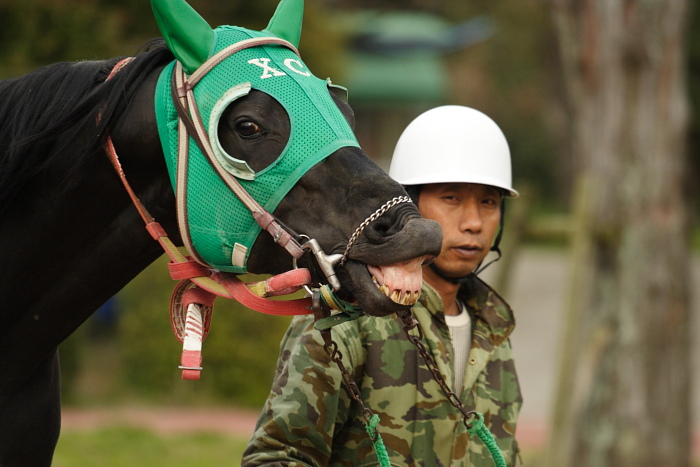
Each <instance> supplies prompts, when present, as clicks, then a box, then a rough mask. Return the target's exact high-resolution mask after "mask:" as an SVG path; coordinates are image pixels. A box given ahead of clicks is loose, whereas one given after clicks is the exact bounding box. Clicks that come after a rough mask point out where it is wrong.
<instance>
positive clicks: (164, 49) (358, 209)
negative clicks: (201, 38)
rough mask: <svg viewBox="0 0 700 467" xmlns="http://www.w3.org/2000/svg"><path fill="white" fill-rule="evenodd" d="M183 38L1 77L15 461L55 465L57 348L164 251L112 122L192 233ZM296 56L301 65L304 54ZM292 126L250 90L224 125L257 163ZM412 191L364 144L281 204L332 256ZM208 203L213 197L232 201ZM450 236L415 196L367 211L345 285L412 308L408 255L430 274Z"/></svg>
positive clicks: (3, 321)
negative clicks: (173, 78) (183, 148)
mask: <svg viewBox="0 0 700 467" xmlns="http://www.w3.org/2000/svg"><path fill="white" fill-rule="evenodd" d="M284 1H286V0H283V3H284ZM166 3H169V4H172V3H176V2H166ZM169 7H170V6H169ZM280 7H282V5H281V6H280ZM278 13H279V9H278ZM273 20H274V18H273ZM271 24H272V22H271ZM188 27H190V26H188ZM192 29H196V27H194V26H192ZM171 49H172V47H170V48H169V47H168V46H166V44H165V43H164V42H163V41H158V42H155V43H153V44H151V45H150V47H149V48H148V50H146V51H145V52H143V53H141V54H139V55H138V56H137V57H135V59H134V60H133V61H132V62H131V63H130V64H128V65H127V66H126V67H124V68H123V69H122V70H121V71H119V72H118V73H116V74H115V75H114V77H113V78H112V79H110V80H107V77H108V75H109V74H110V72H111V70H112V69H113V67H114V66H115V64H116V63H117V62H118V61H119V60H118V59H111V60H106V61H90V62H79V63H59V64H54V65H51V66H48V67H45V68H42V69H39V70H36V71H34V72H32V73H30V74H28V75H26V76H23V77H20V78H15V79H10V80H5V81H0V148H1V152H0V257H2V261H3V265H4V267H3V271H2V274H1V275H0V296H1V297H2V305H1V306H0V327H1V329H0V336H1V337H0V465H2V466H6V465H8V466H9V465H22V466H29V465H48V464H50V463H51V458H52V455H53V450H54V447H55V444H56V441H57V439H58V435H59V430H60V388H59V386H60V379H59V365H58V354H57V346H58V345H59V344H60V343H61V342H62V341H63V340H64V339H65V338H66V337H68V336H69V335H70V334H71V333H72V332H74V331H75V330H76V329H77V328H78V326H80V324H81V323H83V322H84V321H85V320H86V319H87V318H88V317H89V316H90V314H92V313H93V311H94V310H96V309H97V308H98V307H99V306H100V305H101V304H102V303H104V302H105V301H106V300H107V299H108V298H109V297H111V296H112V295H114V294H115V293H117V292H118V291H119V290H120V289H121V288H122V287H124V286H125V285H126V284H127V283H128V282H129V281H130V280H131V279H133V278H134V277H135V276H136V275H137V274H138V273H139V272H140V271H142V270H143V269H144V268H145V267H146V266H148V265H149V264H150V263H151V262H153V261H154V260H155V259H156V258H158V257H159V256H160V255H161V254H162V250H161V248H160V246H159V245H158V243H157V242H155V241H154V240H153V238H152V237H151V236H150V235H149V234H148V233H147V232H146V230H145V229H144V226H143V222H142V220H141V218H140V217H139V214H138V213H137V210H136V209H135V208H134V205H133V204H132V202H131V200H130V198H129V197H128V196H127V193H126V191H125V190H124V188H123V186H122V184H121V182H120V180H119V177H118V176H117V175H116V173H115V170H114V168H113V167H112V165H111V164H110V162H109V160H108V158H107V157H106V156H105V151H104V149H103V145H104V143H105V141H106V139H107V136H108V134H109V135H111V138H112V139H113V141H114V145H115V147H116V149H117V151H118V153H119V155H120V158H121V163H122V166H123V169H124V172H125V173H126V175H127V177H128V179H129V182H130V183H131V185H132V187H133V188H134V191H135V192H136V194H137V196H138V198H139V199H140V200H141V202H142V203H143V205H145V206H147V208H148V210H149V211H150V212H151V214H153V216H154V217H155V218H156V219H157V220H158V221H159V222H160V224H161V225H162V226H163V227H164V229H165V230H166V231H167V232H169V233H170V235H171V237H172V238H173V240H174V241H175V243H177V244H182V243H181V242H182V240H181V235H179V234H178V232H179V228H178V220H177V215H176V197H175V195H174V192H173V184H172V181H171V179H170V177H169V173H168V170H167V168H166V162H165V158H164V153H163V150H162V146H161V141H160V140H159V134H158V128H157V123H156V112H155V110H154V93H155V89H156V86H157V81H158V79H159V76H160V75H161V73H162V71H163V70H164V68H165V67H166V66H168V65H169V64H171V63H172V62H173V60H174V55H173V51H171ZM176 54H177V52H176ZM291 65H292V66H293V67H294V68H296V69H299V66H300V62H295V63H292V64H291ZM258 68H260V67H258ZM268 68H269V67H268ZM234 84H235V83H234ZM333 102H335V105H337V107H338V108H339V109H340V111H341V112H342V114H343V115H344V116H345V118H346V119H347V120H348V121H349V122H352V119H353V116H352V111H351V109H350V107H349V106H348V105H347V104H345V103H344V102H343V101H342V100H340V99H338V98H337V97H335V96H334V97H333ZM294 125H300V126H303V125H304V120H303V119H299V118H296V119H292V118H290V115H289V111H288V109H285V108H284V107H283V106H282V105H281V104H280V103H279V101H278V99H276V98H275V97H273V96H270V95H268V94H266V93H264V92H261V91H259V90H256V89H251V90H250V91H249V92H248V93H247V94H246V95H244V96H242V97H240V98H238V99H236V100H234V101H232V102H231V104H230V105H229V106H228V108H226V110H225V112H224V113H223V115H222V116H221V120H220V122H219V124H218V130H217V131H218V137H219V139H220V141H221V144H222V146H223V150H224V151H225V152H226V153H228V154H234V155H235V157H236V158H237V159H239V160H242V161H245V162H246V163H247V164H248V165H249V166H250V167H251V169H252V170H254V171H258V170H261V168H264V167H266V166H267V165H269V164H270V163H271V161H273V160H275V158H276V157H277V156H278V155H279V154H280V152H281V151H282V150H283V148H284V147H285V146H286V145H287V142H288V141H289V139H290V135H291V133H292V132H293V131H294ZM309 131H312V132H313V131H314V129H313V128H312V129H310V130H309ZM403 195H405V192H404V191H403V190H402V188H401V187H400V186H399V185H398V184H397V183H395V182H394V181H392V180H391V179H390V178H389V177H388V176H387V175H386V174H385V173H384V172H382V171H381V170H380V169H379V168H378V167H377V166H376V165H375V164H374V163H373V162H372V161H371V160H370V159H369V158H368V157H367V156H366V155H365V154H364V153H363V152H362V150H361V149H359V148H358V147H354V146H345V147H340V148H338V149H337V150H335V151H333V153H332V154H330V155H329V156H328V157H326V158H324V159H323V160H322V161H320V162H318V163H316V164H315V165H313V167H311V168H310V170H308V171H307V172H306V173H305V174H304V175H303V176H302V177H301V178H300V180H299V181H298V182H297V183H295V184H294V186H293V188H292V189H291V191H289V192H288V194H287V195H286V196H285V197H284V198H283V199H282V200H281V201H280V202H279V204H278V206H277V207H276V209H275V210H274V216H275V217H276V218H277V219H279V220H280V221H281V223H282V224H283V225H285V226H286V227H287V228H288V229H289V231H291V232H299V233H302V234H304V235H305V236H308V237H310V238H315V239H317V240H318V242H319V244H320V246H321V248H322V249H323V250H324V251H326V252H327V253H329V254H343V253H344V251H345V249H346V246H347V245H348V242H349V240H350V237H351V236H352V235H353V233H354V232H356V231H357V228H358V226H359V225H360V224H361V223H363V221H364V220H365V219H368V218H369V217H370V216H371V214H372V213H374V212H375V211H376V210H377V208H379V207H380V206H383V205H385V203H386V202H387V200H391V199H392V198H395V197H397V196H403ZM210 203H211V206H212V208H214V206H216V204H217V203H218V200H210ZM440 244H441V234H440V230H439V227H437V225H436V224H435V223H432V222H430V221H426V220H425V219H422V218H421V217H420V215H419V214H418V211H417V210H416V208H415V206H414V205H413V204H412V203H401V204H399V205H397V206H395V207H392V208H391V209H388V210H387V211H386V213H384V214H383V215H381V216H379V217H378V218H376V219H374V220H372V221H371V222H369V223H367V224H366V227H365V228H364V230H362V234H361V235H360V236H359V237H358V238H357V239H355V240H354V241H353V244H352V247H351V248H350V249H349V250H348V252H347V261H346V262H345V263H344V265H343V266H341V267H337V271H336V272H337V275H338V278H339V280H340V283H341V289H340V291H339V292H338V294H339V296H340V297H341V298H342V299H344V300H348V301H353V300H356V301H357V302H358V304H359V305H361V306H362V308H363V309H364V311H365V312H366V313H369V314H374V315H386V314H389V313H393V312H396V311H397V310H399V309H402V308H403V307H404V306H405V305H399V304H397V303H395V301H401V300H396V298H397V297H396V295H398V296H401V297H402V296H404V292H406V293H410V292H412V290H414V289H415V283H413V284H409V282H411V281H414V282H415V277H413V276H412V277H413V278H412V279H410V280H409V279H405V278H404V272H405V271H404V270H403V265H404V264H411V266H410V267H411V268H412V269H414V270H416V269H417V270H418V271H419V270H420V268H419V267H416V264H415V261H418V265H420V262H421V261H422V258H424V257H425V256H426V255H437V254H439V250H440ZM416 258H418V259H417V260H415V259H416ZM409 260H413V263H411V262H410V261H409ZM368 265H369V266H371V270H372V271H373V275H374V276H376V277H375V280H373V278H372V275H371V274H370V273H369V272H368V269H367V266H368ZM391 265H394V266H391ZM291 268H292V259H291V257H290V256H289V255H288V254H287V253H286V252H285V250H284V249H283V248H282V247H280V246H279V245H277V244H276V243H275V242H274V239H273V238H272V237H271V236H268V235H260V236H258V237H257V239H256V240H255V243H254V245H253V246H252V249H251V253H250V257H249V259H248V262H247V269H248V270H249V271H251V272H256V273H269V274H277V273H280V272H283V271H286V270H289V269H291ZM384 273H386V274H384ZM408 275H410V272H406V276H408ZM315 280H317V281H319V282H321V281H323V277H320V278H315ZM402 281H404V282H402ZM378 285H384V286H385V287H383V290H380V289H379V287H378ZM406 289H408V290H406ZM385 291H388V293H389V294H390V293H391V292H394V294H395V297H394V299H395V300H394V301H392V300H390V299H389V298H388V297H387V294H385Z"/></svg>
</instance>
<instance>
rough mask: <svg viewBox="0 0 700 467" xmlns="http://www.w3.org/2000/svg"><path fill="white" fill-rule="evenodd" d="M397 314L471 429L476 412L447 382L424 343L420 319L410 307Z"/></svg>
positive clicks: (452, 403)
mask: <svg viewBox="0 0 700 467" xmlns="http://www.w3.org/2000/svg"><path fill="white" fill-rule="evenodd" d="M397 315H398V316H399V318H400V319H401V321H402V322H403V330H404V332H405V333H406V337H408V340H409V341H411V343H412V344H413V345H414V346H416V349H417V350H418V353H419V354H420V356H421V357H423V360H424V361H425V365H426V366H427V367H428V370H430V373H432V375H433V379H434V380H435V381H436V382H437V383H438V385H439V386H440V389H442V392H443V393H444V394H445V396H446V397H447V401H448V402H449V403H450V404H451V405H452V406H453V407H454V408H456V409H457V410H459V411H460V412H461V413H462V417H463V418H462V421H463V422H464V426H466V427H467V429H471V425H470V424H469V419H471V418H473V417H475V416H476V412H475V411H473V410H470V411H468V410H467V409H465V408H464V405H462V401H461V400H459V396H457V394H455V393H454V392H453V391H452V390H451V389H450V387H449V386H448V385H447V383H446V382H445V378H443V376H442V374H441V373H440V370H439V369H438V366H437V363H435V359H434V358H433V356H432V355H430V354H429V353H428V350H427V349H426V348H425V345H423V342H422V341H423V329H422V328H421V327H420V324H419V323H418V320H416V318H414V317H413V313H411V310H410V309H408V310H404V311H400V312H398V313H397ZM411 329H415V330H416V331H418V335H417V336H415V335H412V334H410V333H409V332H408V331H410V330H411Z"/></svg>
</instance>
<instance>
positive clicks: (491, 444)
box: [467, 412, 506, 467]
mask: <svg viewBox="0 0 700 467" xmlns="http://www.w3.org/2000/svg"><path fill="white" fill-rule="evenodd" d="M472 414H473V415H474V421H473V422H472V423H471V426H469V425H467V432H469V434H470V435H473V434H476V435H477V436H478V437H479V439H480V440H481V441H482V442H483V443H484V444H485V445H486V448H487V449H488V450H489V452H490V453H491V457H492V458H493V463H494V464H495V465H496V467H506V461H505V459H503V454H501V450H500V449H498V445H497V444H496V440H495V439H494V438H493V435H492V434H491V432H490V431H489V429H488V428H486V425H484V416H483V415H482V414H480V413H479V412H472Z"/></svg>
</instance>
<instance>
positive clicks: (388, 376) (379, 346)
mask: <svg viewBox="0 0 700 467" xmlns="http://www.w3.org/2000/svg"><path fill="white" fill-rule="evenodd" d="M389 173H390V175H392V177H393V178H395V179H396V180H397V181H398V182H400V183H401V184H403V185H404V186H405V187H406V191H407V192H408V193H409V195H411V198H412V199H413V200H414V202H416V204H417V205H418V209H419V210H420V212H421V214H423V216H424V217H427V218H429V219H433V220H435V221H437V222H439V223H440V225H441V226H442V230H443V244H442V252H441V253H440V255H439V257H438V258H437V259H436V260H435V261H434V262H433V263H432V264H431V265H428V266H424V267H423V278H424V284H423V288H422V292H421V297H420V299H419V301H418V303H417V304H416V305H415V306H414V307H413V309H412V312H413V314H414V315H415V317H416V319H417V320H418V322H419V323H420V326H421V327H422V329H423V333H424V339H423V344H424V345H425V347H426V348H427V349H428V352H429V353H430V354H431V355H432V357H433V359H434V360H435V362H436V363H437V366H438V369H439V370H440V373H441V374H442V375H443V377H444V378H445V381H446V382H447V384H448V385H449V386H450V387H451V388H452V391H453V392H454V393H455V394H457V395H458V397H459V399H460V401H461V402H462V404H463V405H464V407H465V408H466V410H475V411H478V412H480V413H482V414H483V415H484V420H485V423H486V426H487V427H488V429H489V430H490V431H491V433H492V434H493V435H494V437H495V439H496V441H497V444H498V447H499V448H500V450H501V452H502V453H503V455H504V458H505V460H506V463H507V465H509V466H512V465H515V459H516V457H517V453H518V447H517V443H516V441H515V438H514V431H515V423H516V419H517V415H518V412H519V410H520V406H521V403H522V399H521V396H520V388H519V385H518V380H517V376H516V373H515V368H514V365H513V360H512V356H511V347H510V342H509V340H508V336H509V335H510V333H511V331H512V330H513V327H514V319H513V314H512V311H511V310H510V307H509V306H508V305H507V304H506V303H505V302H504V301H503V299H502V298H501V297H499V296H498V295H497V294H496V292H495V291H493V290H492V289H491V288H490V287H489V286H488V285H486V284H485V283H484V282H482V281H481V280H480V279H479V278H478V277H476V275H475V274H474V271H476V270H477V269H478V268H479V267H480V266H482V265H483V262H484V260H485V258H486V256H487V254H488V252H489V251H490V250H495V251H498V241H499V240H500V232H501V230H502V227H503V224H502V219H503V217H502V214H503V198H504V197H515V196H517V192H516V191H515V190H513V188H512V187H511V168H510V151H509V149H508V144H507V142H506V139H505V137H504V136H503V133H502V132H501V130H500V129H499V128H498V126H497V125H496V124H495V123H494V122H493V121H492V120H491V119H490V118H489V117H487V116H486V115H484V114H483V113H481V112H478V111H476V110H474V109H470V108H467V107H461V106H444V107H438V108H435V109H432V110H429V111H427V112H425V113H423V114H422V115H420V116H418V117H417V118H416V119H415V120H414V121H413V122H411V124H410V125H409V126H408V127H407V128H406V129H405V130H404V132H403V134H402V135H401V138H400V139H399V141H398V143H397V145H396V149H395V151H394V156H393V159H392V163H391V168H390V171H389ZM499 254H500V252H499ZM332 335H333V339H334V341H335V342H337V344H338V348H339V350H340V352H341V353H342V355H343V362H344V365H345V367H346V368H348V369H349V370H350V372H351V373H352V375H353V377H354V378H355V379H356V382H357V385H358V386H359V388H360V392H361V394H362V399H363V403H364V404H365V405H366V406H367V407H369V408H370V409H371V410H372V411H374V412H375V413H377V414H378V415H379V417H380V422H379V425H378V426H377V432H378V433H379V434H380V435H381V437H382V439H383V442H384V444H385V446H386V448H387V453H388V455H389V459H390V461H391V465H402V466H403V465H415V466H430V467H433V466H447V465H451V466H477V467H480V466H489V467H490V466H493V465H494V463H493V460H492V459H491V457H490V454H489V452H488V450H487V449H486V447H485V446H484V444H483V443H482V442H481V440H479V439H477V437H476V436H472V437H470V436H469V434H468V433H467V431H466V427H465V425H464V423H463V418H462V415H461V412H460V411H459V410H458V409H456V408H455V407H453V406H452V405H451V404H450V402H449V401H448V399H447V398H446V396H445V394H444V393H443V392H442V391H441V389H440V386H439V385H438V383H437V382H436V381H435V380H434V378H433V376H432V374H431V372H430V371H429V370H428V368H427V367H426V365H425V363H424V361H423V359H422V358H421V356H420V354H419V353H418V352H417V350H416V348H415V347H414V346H413V345H412V344H411V343H410V342H409V341H408V340H407V339H406V335H405V333H404V331H403V329H402V323H401V321H400V320H399V319H397V317H396V316H389V317H385V318H374V317H361V318H359V319H357V320H355V321H352V322H347V323H343V324H341V325H338V326H335V327H333V330H332ZM243 465H244V466H258V465H313V466H325V465H347V466H361V465H379V464H378V460H377V456H376V454H375V452H374V450H373V445H372V442H371V440H370V438H369V437H368V435H367V433H366V431H365V426H364V421H363V417H362V410H361V408H360V406H359V404H358V403H357V402H356V401H355V400H353V398H352V397H351V396H350V395H349V392H348V391H347V389H346V388H345V387H344V385H343V383H342V379H341V374H340V371H339V370H338V367H337V365H336V364H335V363H333V362H331V361H329V357H328V355H327V354H326V352H325V351H324V349H323V341H322V340H321V337H320V334H319V332H318V331H316V330H314V329H313V318H312V317H308V316H307V317H301V318H295V319H294V321H293V322H292V324H291V326H290V328H289V329H288V331H287V334H286V335H285V337H284V339H283V341H282V344H281V353H280V359H279V362H278V367H277V373H276V376H275V381H274V383H273V386H272V390H271V394H270V396H269V397H268V400H267V403H266V406H265V408H264V409H263V412H262V414H261V416H260V419H259V420H258V425H257V427H256V432H255V434H254V435H253V438H252V439H251V441H250V444H249V446H248V448H247V450H246V452H245V454H244V458H243Z"/></svg>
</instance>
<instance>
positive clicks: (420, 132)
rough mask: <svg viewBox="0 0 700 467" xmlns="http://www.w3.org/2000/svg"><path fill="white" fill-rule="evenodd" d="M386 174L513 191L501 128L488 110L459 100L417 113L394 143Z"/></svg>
mask: <svg viewBox="0 0 700 467" xmlns="http://www.w3.org/2000/svg"><path fill="white" fill-rule="evenodd" d="M389 175H391V177H392V178H393V179H394V180H396V181H397V182H399V183H400V184H402V185H424V184H428V183H480V184H483V185H491V186H495V187H498V188H502V189H504V190H506V192H507V196H509V197H512V198H515V197H517V196H518V192H517V191H515V190H514V189H513V187H512V177H511V170H510V150H509V149H508V142H507V141H506V138H505V136H504V135H503V132H502V131H501V129H500V128H499V127H498V125H496V122H494V121H493V120H491V118H489V117H488V116H487V115H485V114H483V113H481V112H479V111H478V110H474V109H472V108H469V107H463V106H460V105H446V106H442V107H436V108H434V109H431V110H428V111H427V112H424V113H422V114H421V115H419V116H418V117H416V119H415V120H413V121H412V122H411V123H410V124H409V125H408V126H407V127H406V129H405V130H404V131H403V133H402V134H401V137H400V138H399V141H398V142H397V143H396V148H395V149H394V156H393V157H392V159H391V166H390V168H389Z"/></svg>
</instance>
